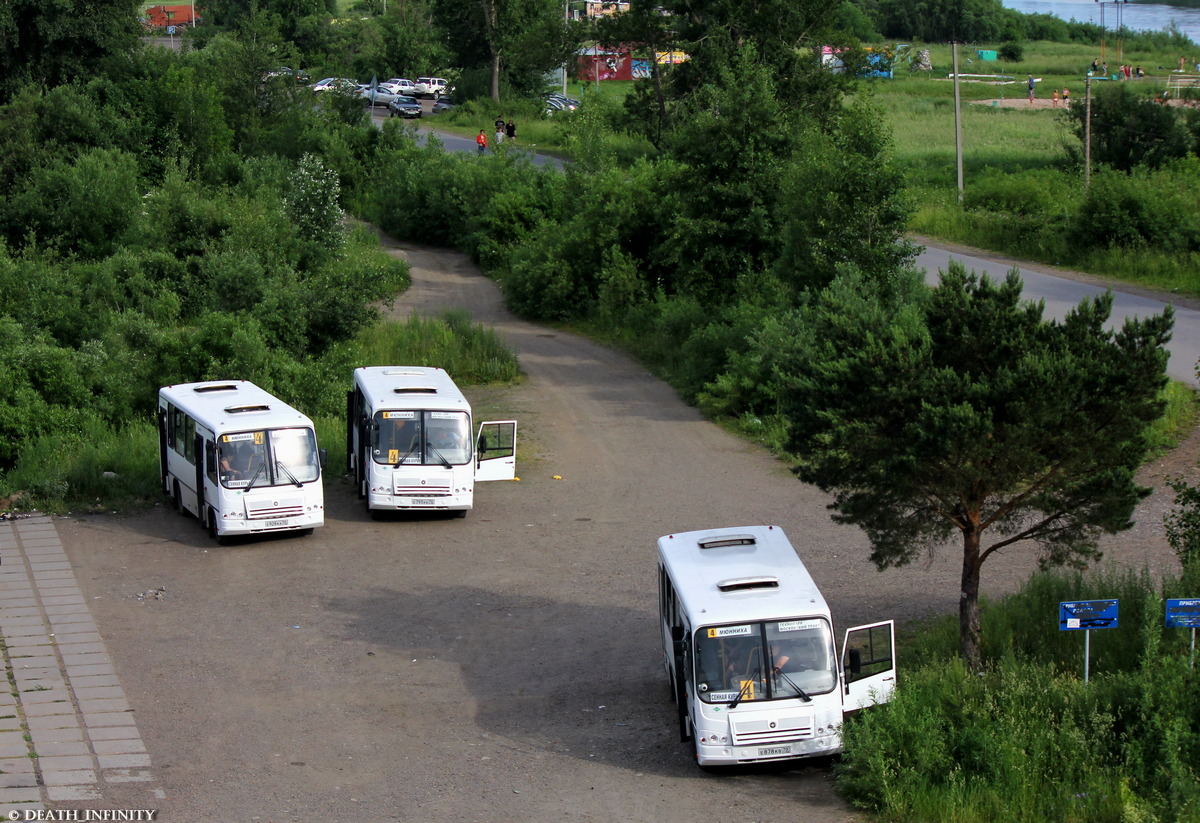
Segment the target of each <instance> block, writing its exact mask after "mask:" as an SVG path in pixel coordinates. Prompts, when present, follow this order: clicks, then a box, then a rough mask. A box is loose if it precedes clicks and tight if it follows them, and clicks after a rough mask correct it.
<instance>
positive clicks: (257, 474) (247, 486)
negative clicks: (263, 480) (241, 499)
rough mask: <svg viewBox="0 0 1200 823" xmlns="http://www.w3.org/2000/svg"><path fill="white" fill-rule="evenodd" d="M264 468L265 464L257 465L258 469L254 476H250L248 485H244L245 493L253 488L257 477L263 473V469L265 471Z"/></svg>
mask: <svg viewBox="0 0 1200 823" xmlns="http://www.w3.org/2000/svg"><path fill="white" fill-rule="evenodd" d="M266 467H267V464H266V463H259V464H258V468H257V469H255V470H254V474H252V475H250V480H249V482H248V483H246V489H245V491H250V489H251V488H252V487H253V486H254V481H255V480H257V479H258V476H259V475H260V474H262V473H263V469H265V468H266Z"/></svg>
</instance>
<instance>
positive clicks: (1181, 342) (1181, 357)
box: [917, 239, 1200, 386]
mask: <svg viewBox="0 0 1200 823" xmlns="http://www.w3.org/2000/svg"><path fill="white" fill-rule="evenodd" d="M920 242H921V243H923V244H925V251H924V252H922V253H921V254H920V255H919V256H918V257H917V264H918V265H920V266H922V267H923V268H924V269H925V272H926V280H927V281H928V282H929V283H931V284H936V283H937V282H938V273H939V272H941V271H945V270H946V268H948V267H949V265H950V261H951V260H957V261H958V262H960V263H962V264H963V265H964V266H966V267H967V268H968V269H972V270H974V271H976V272H980V273H985V272H986V273H987V274H988V275H989V276H991V277H992V278H1003V277H1004V276H1005V275H1006V274H1007V273H1008V271H1009V270H1010V269H1011V268H1013V267H1014V266H1016V267H1017V268H1018V269H1019V270H1020V273H1021V279H1022V280H1023V281H1024V283H1025V294H1026V296H1028V297H1029V298H1031V299H1035V300H1044V301H1045V302H1046V316H1047V317H1055V318H1060V319H1061V318H1062V317H1064V316H1065V315H1066V313H1067V312H1068V311H1069V310H1070V309H1071V308H1072V307H1074V306H1077V305H1078V304H1079V302H1080V301H1081V300H1083V298H1085V297H1094V296H1096V295H1100V294H1103V293H1104V292H1105V290H1106V288H1107V287H1106V286H1104V285H1100V284H1099V283H1098V278H1086V277H1081V276H1080V275H1071V276H1066V275H1064V274H1059V273H1055V272H1053V271H1052V270H1051V269H1049V268H1047V267H1040V266H1037V265H1034V264H1030V263H1024V262H1020V261H1016V260H1012V259H1010V258H1005V257H1001V256H999V255H990V254H987V253H984V252H977V253H972V252H969V251H961V250H951V249H950V248H947V247H944V246H938V245H935V244H934V243H933V242H931V241H929V240H925V239H921V240H920ZM1122 288H1124V287H1122ZM1113 295H1114V301H1113V317H1112V322H1111V323H1110V324H1109V325H1110V326H1112V327H1118V326H1120V325H1121V324H1122V323H1123V322H1124V321H1125V318H1128V317H1148V316H1150V315H1153V314H1160V313H1162V311H1163V309H1164V308H1166V306H1167V304H1168V302H1171V303H1173V304H1174V305H1175V335H1174V337H1173V338H1172V340H1171V343H1170V345H1169V346H1168V348H1169V349H1170V352H1171V359H1170V361H1169V362H1168V363H1167V373H1168V374H1169V375H1170V376H1171V377H1173V378H1175V379H1176V380H1181V381H1183V382H1185V383H1189V384H1191V385H1193V386H1196V385H1200V383H1198V382H1197V377H1196V363H1197V361H1200V311H1197V310H1196V308H1193V307H1188V306H1184V305H1181V302H1182V301H1176V300H1170V301H1168V299H1167V298H1157V297H1154V296H1151V295H1148V294H1144V293H1143V294H1135V293H1133V292H1132V291H1130V290H1114V292H1113ZM1187 302H1188V303H1194V301H1187Z"/></svg>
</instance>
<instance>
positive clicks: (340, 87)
mask: <svg viewBox="0 0 1200 823" xmlns="http://www.w3.org/2000/svg"><path fill="white" fill-rule="evenodd" d="M311 88H312V90H313V91H340V92H353V93H357V92H358V90H359V85H358V83H355V82H354V81H353V80H350V79H347V78H345V77H326V78H325V79H324V80H319V81H317V82H316V83H313V84H312V86H311Z"/></svg>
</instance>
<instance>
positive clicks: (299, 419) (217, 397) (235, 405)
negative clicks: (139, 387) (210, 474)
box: [158, 380, 312, 434]
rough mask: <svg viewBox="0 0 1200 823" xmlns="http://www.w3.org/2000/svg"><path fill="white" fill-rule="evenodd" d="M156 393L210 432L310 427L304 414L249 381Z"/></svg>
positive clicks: (181, 386)
mask: <svg viewBox="0 0 1200 823" xmlns="http://www.w3.org/2000/svg"><path fill="white" fill-rule="evenodd" d="M158 396H159V399H160V401H161V400H165V401H167V402H169V403H171V404H172V405H174V406H175V407H176V408H178V409H182V410H183V411H185V412H187V413H188V415H190V416H191V417H192V419H194V420H195V421H196V422H197V423H199V424H200V425H202V426H204V427H206V428H208V429H211V430H212V432H213V433H214V434H220V433H222V432H230V431H250V430H253V429H278V428H285V427H288V426H307V427H309V428H312V421H311V420H309V419H308V417H306V416H305V415H304V414H302V413H301V412H300V411H298V410H296V409H294V408H292V407H291V406H289V405H288V404H287V403H284V402H283V401H282V400H280V399H279V398H278V397H276V396H275V395H273V394H271V393H270V392H268V391H267V390H266V389H262V388H259V387H258V386H256V385H254V384H253V383H251V382H250V381H249V380H207V381H204V382H202V383H179V384H177V385H173V386H163V387H162V388H161V389H159V390H158Z"/></svg>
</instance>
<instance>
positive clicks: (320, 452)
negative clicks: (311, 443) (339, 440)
mask: <svg viewBox="0 0 1200 823" xmlns="http://www.w3.org/2000/svg"><path fill="white" fill-rule="evenodd" d="M317 460H319V461H320V462H321V468H325V464H326V463H328V462H329V449H317Z"/></svg>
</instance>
